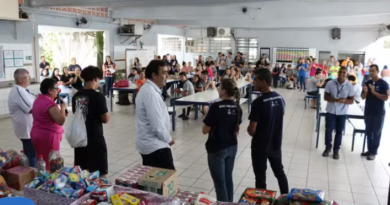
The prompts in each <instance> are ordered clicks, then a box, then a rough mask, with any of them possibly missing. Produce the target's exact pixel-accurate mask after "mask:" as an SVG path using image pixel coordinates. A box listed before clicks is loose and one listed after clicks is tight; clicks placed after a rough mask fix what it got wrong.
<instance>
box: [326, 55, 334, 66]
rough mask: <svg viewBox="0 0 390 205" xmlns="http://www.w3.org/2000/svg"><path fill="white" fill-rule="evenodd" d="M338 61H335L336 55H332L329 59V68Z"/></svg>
mask: <svg viewBox="0 0 390 205" xmlns="http://www.w3.org/2000/svg"><path fill="white" fill-rule="evenodd" d="M335 63H336V62H335V60H334V56H330V59H329V61H328V64H327V65H328V68H330V67H332V66H335V65H334V64H335Z"/></svg>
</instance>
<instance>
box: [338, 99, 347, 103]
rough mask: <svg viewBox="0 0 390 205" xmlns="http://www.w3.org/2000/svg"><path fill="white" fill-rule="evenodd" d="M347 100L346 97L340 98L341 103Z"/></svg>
mask: <svg viewBox="0 0 390 205" xmlns="http://www.w3.org/2000/svg"><path fill="white" fill-rule="evenodd" d="M346 100H347V99H345V98H340V99H339V103H345V101H346Z"/></svg>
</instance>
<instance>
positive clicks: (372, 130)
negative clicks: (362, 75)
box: [362, 64, 389, 160]
mask: <svg viewBox="0 0 390 205" xmlns="http://www.w3.org/2000/svg"><path fill="white" fill-rule="evenodd" d="M369 72H370V77H371V80H369V81H367V82H366V83H365V84H364V88H363V94H362V99H363V100H364V99H366V106H365V109H364V122H365V123H366V135H367V147H368V151H367V152H365V153H362V156H365V157H367V159H368V160H374V159H375V156H376V155H377V154H378V148H379V145H380V142H381V135H382V128H383V122H384V120H385V116H386V111H385V101H387V99H388V98H389V96H388V93H387V91H388V90H389V85H388V84H387V82H386V81H384V80H383V79H380V78H379V76H378V73H379V68H378V66H377V65H375V64H374V65H371V66H370V70H369Z"/></svg>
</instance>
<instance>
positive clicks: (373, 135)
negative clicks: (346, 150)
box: [364, 114, 385, 155]
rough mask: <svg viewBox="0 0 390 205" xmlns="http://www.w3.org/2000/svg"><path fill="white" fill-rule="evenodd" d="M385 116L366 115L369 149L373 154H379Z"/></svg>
mask: <svg viewBox="0 0 390 205" xmlns="http://www.w3.org/2000/svg"><path fill="white" fill-rule="evenodd" d="M384 121H385V114H384V115H368V116H367V115H365V116H364V122H365V123H366V135H367V148H368V151H369V152H370V153H371V154H375V155H377V154H378V148H379V145H380V142H381V136H382V128H383V122H384Z"/></svg>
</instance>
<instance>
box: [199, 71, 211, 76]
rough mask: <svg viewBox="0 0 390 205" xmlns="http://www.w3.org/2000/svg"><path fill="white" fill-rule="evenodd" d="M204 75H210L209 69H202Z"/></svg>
mask: <svg viewBox="0 0 390 205" xmlns="http://www.w3.org/2000/svg"><path fill="white" fill-rule="evenodd" d="M200 73H201V74H202V75H207V76H208V75H209V71H207V70H202V72H200Z"/></svg>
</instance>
